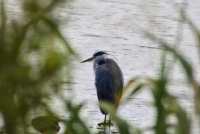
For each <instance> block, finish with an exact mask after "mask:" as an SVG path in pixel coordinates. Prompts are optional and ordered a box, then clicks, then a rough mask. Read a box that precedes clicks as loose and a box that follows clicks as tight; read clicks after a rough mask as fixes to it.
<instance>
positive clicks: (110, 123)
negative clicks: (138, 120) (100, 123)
mask: <svg viewBox="0 0 200 134" xmlns="http://www.w3.org/2000/svg"><path fill="white" fill-rule="evenodd" d="M112 125H113V124H112V122H111V115H110V116H109V120H108V126H109V127H111V126H112Z"/></svg>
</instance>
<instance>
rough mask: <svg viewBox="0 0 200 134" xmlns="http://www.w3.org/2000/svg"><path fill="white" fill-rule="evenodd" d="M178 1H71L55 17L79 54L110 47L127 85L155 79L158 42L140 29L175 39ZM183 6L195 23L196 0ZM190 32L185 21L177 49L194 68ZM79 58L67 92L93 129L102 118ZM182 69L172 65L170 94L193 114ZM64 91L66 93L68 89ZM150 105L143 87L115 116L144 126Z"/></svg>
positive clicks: (199, 10)
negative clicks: (145, 78)
mask: <svg viewBox="0 0 200 134" xmlns="http://www.w3.org/2000/svg"><path fill="white" fill-rule="evenodd" d="M181 2H182V1H181V0H174V1H172V0H147V1H145V2H144V1H143V0H84V1H83V0H75V1H74V3H72V4H71V5H70V7H69V8H68V9H67V8H66V7H65V5H63V7H60V9H59V13H58V16H60V19H61V21H62V30H63V32H64V34H65V35H66V38H68V39H69V40H70V41H71V43H72V44H73V47H74V48H75V49H76V50H77V52H79V53H80V56H81V58H83V59H84V58H88V57H89V56H91V55H92V54H93V53H94V52H95V51H96V50H107V51H110V53H111V54H112V55H113V57H114V58H115V59H116V61H117V62H118V63H119V65H120V67H121V69H122V71H123V74H124V78H125V83H126V82H127V81H128V80H129V79H130V78H132V77H134V76H138V75H139V76H141V75H142V76H154V77H156V76H157V75H158V67H159V66H158V65H159V58H160V49H159V46H158V44H156V43H154V42H151V41H149V40H148V39H146V38H144V36H143V34H142V33H141V29H146V30H149V31H151V32H153V33H155V34H156V35H158V36H159V37H162V38H165V39H166V40H167V41H169V42H174V40H175V39H174V36H175V35H176V33H177V32H176V31H177V23H178V22H177V20H179V14H178V12H177V11H178V7H179V6H180V4H181ZM15 4H16V3H15V2H14V1H13V0H12V2H10V3H9V4H8V6H9V7H10V9H9V10H10V13H11V14H12V13H13V12H12V11H13V10H14V14H15V13H17V12H18V9H17V8H15ZM13 7H14V8H13ZM12 8H13V9H12ZM187 10H188V14H189V15H190V16H191V18H192V19H193V20H194V22H195V23H196V24H197V25H200V16H199V14H200V1H199V0H189V4H188V6H187ZM67 14H68V16H69V17H70V18H68V17H67ZM191 34H192V33H191V31H190V30H189V29H188V27H187V25H184V30H183V41H182V42H181V44H180V51H182V52H184V53H185V54H186V56H187V57H188V58H189V60H190V61H191V63H192V64H193V65H194V66H195V67H196V68H199V63H198V61H197V53H196V50H195V42H194V41H193V40H194V39H193V37H192V35H191ZM169 60H170V59H169ZM79 62H80V61H78V60H77V61H75V62H74V82H73V83H74V84H73V89H74V90H73V93H72V94H73V98H74V100H76V101H77V102H83V101H84V102H86V103H87V105H86V106H85V107H84V109H83V116H84V118H85V119H86V120H88V125H89V126H91V127H92V128H94V129H95V128H96V124H97V123H98V122H100V121H102V120H103V116H102V114H101V113H100V111H99V109H98V106H97V97H96V89H95V87H94V74H93V69H92V64H91V63H86V64H80V63H79ZM196 71H197V73H200V72H199V71H198V70H196ZM182 72H183V71H182V70H179V69H178V68H177V67H175V69H174V72H173V79H174V81H175V82H174V84H173V85H171V92H172V93H173V94H174V95H176V96H177V97H178V98H179V101H181V102H182V105H183V107H184V108H185V109H186V110H187V111H188V112H192V108H193V105H192V92H190V90H188V88H187V86H186V84H185V81H184V79H183V77H184V75H183V73H182ZM197 77H198V76H197ZM65 94H66V96H67V94H68V93H67V91H66V93H65ZM151 104H152V99H151V94H150V93H149V92H148V90H145V91H143V92H141V93H139V94H138V95H137V96H136V97H133V98H130V102H129V103H127V104H124V105H122V106H121V107H120V109H119V114H120V115H122V117H123V118H125V119H126V120H128V121H129V122H130V123H132V124H133V125H134V126H136V127H139V128H145V129H146V128H149V127H151V126H152V125H153V122H154V120H153V119H154V109H153V107H152V106H151ZM55 105H56V104H55ZM55 107H57V106H55ZM196 128H197V126H194V129H193V133H194V134H199V133H200V132H198V131H197V129H196ZM146 133H150V132H146Z"/></svg>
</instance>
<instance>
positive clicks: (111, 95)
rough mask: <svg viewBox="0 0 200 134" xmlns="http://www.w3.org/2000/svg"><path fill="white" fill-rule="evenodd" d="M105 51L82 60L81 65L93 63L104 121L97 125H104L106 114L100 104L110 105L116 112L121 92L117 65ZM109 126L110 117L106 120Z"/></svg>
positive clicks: (120, 78)
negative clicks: (106, 103)
mask: <svg viewBox="0 0 200 134" xmlns="http://www.w3.org/2000/svg"><path fill="white" fill-rule="evenodd" d="M108 55H109V54H108V53H107V52H105V51H98V52H96V53H94V54H93V56H92V57H90V58H88V59H86V60H83V61H82V62H81V63H85V62H89V61H93V69H94V73H95V86H96V91H97V98H98V102H99V104H100V111H101V113H102V114H104V115H105V116H104V121H103V122H101V123H98V125H99V126H100V125H106V124H107V123H106V116H107V114H108V113H107V112H106V111H105V110H104V109H103V108H102V107H101V103H102V102H108V103H110V104H112V105H113V106H114V108H115V110H117V108H118V105H119V102H120V98H121V96H122V91H123V84H124V80H123V74H122V71H121V69H120V67H119V65H118V64H117V63H116V62H115V61H114V60H113V59H111V58H109V57H108ZM108 123H109V125H110V124H111V117H110V118H109V120H108Z"/></svg>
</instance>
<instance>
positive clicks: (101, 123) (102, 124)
mask: <svg viewBox="0 0 200 134" xmlns="http://www.w3.org/2000/svg"><path fill="white" fill-rule="evenodd" d="M98 126H106V114H105V116H104V121H103V122H100V123H98Z"/></svg>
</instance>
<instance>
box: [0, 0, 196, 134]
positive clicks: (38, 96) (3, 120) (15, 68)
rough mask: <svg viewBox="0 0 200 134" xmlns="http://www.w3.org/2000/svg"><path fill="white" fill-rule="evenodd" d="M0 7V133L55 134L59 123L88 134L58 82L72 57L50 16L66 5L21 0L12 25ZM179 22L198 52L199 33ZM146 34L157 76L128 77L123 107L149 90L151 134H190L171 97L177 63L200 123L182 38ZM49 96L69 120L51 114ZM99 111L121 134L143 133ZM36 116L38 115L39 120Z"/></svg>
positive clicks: (68, 133) (71, 133) (73, 133)
mask: <svg viewBox="0 0 200 134" xmlns="http://www.w3.org/2000/svg"><path fill="white" fill-rule="evenodd" d="M0 2H1V3H0V61H1V64H0V126H1V128H0V131H1V132H0V133H6V134H29V133H34V132H33V131H32V128H33V127H34V128H35V129H37V130H38V131H40V132H41V133H43V134H55V133H57V132H58V131H59V129H60V126H59V124H58V122H60V123H63V124H64V126H65V127H64V130H63V131H64V133H65V134H90V133H92V130H91V129H90V128H89V127H88V126H87V125H86V123H85V122H84V121H83V120H82V119H81V117H80V114H79V112H80V110H81V108H82V106H83V105H82V104H80V105H74V104H72V103H71V102H70V101H66V100H65V99H64V98H63V96H62V95H61V94H60V93H61V92H62V90H63V89H62V88H61V86H62V85H61V83H60V82H61V81H62V80H63V79H66V77H67V78H69V80H70V74H69V72H70V71H69V70H71V68H70V59H71V58H72V57H74V56H75V55H76V54H75V53H74V51H73V50H72V48H71V46H70V44H69V43H68V42H67V41H66V40H65V38H64V37H63V35H62V33H61V32H60V30H59V23H58V20H57V19H56V17H55V14H53V11H54V10H55V8H56V6H58V5H59V4H64V3H65V4H66V5H67V4H68V2H69V1H66V0H46V1H40V0H19V2H20V5H21V10H22V13H23V14H22V16H20V17H19V18H18V19H14V20H13V19H9V16H8V14H7V10H6V8H5V7H6V6H5V3H4V2H6V1H4V0H1V1H0ZM181 18H182V19H181V21H180V23H179V25H182V24H183V23H186V24H188V25H189V26H190V28H191V30H192V31H193V33H194V37H196V39H197V50H200V31H199V30H198V28H197V27H196V26H195V25H194V24H193V22H192V21H191V20H190V18H189V17H188V16H187V15H186V14H185V12H184V11H182V13H181ZM144 33H145V35H146V37H147V38H149V39H150V40H152V41H155V43H158V44H160V47H161V48H162V54H161V65H160V69H159V70H160V72H159V77H158V78H143V77H137V78H132V79H131V80H130V81H129V82H128V84H127V85H126V87H125V89H124V93H123V97H122V103H126V102H127V101H128V98H129V97H130V96H135V95H137V94H136V93H137V92H139V91H141V90H146V89H148V90H150V91H151V93H152V97H153V100H154V104H153V105H154V108H155V110H156V116H155V117H156V119H155V124H152V126H150V130H149V131H152V132H154V133H156V134H168V133H170V134H171V133H173V134H190V133H191V132H192V131H191V129H192V126H191V122H192V120H191V118H190V117H191V116H188V113H187V112H186V111H185V110H184V109H183V108H182V106H181V104H180V103H179V102H178V101H177V98H176V97H175V96H173V95H172V94H171V93H170V92H169V85H170V77H171V75H172V74H171V73H170V72H171V70H173V66H174V64H179V65H180V66H179V67H180V68H182V69H183V70H184V73H185V79H186V80H187V81H188V84H189V85H190V87H191V90H192V91H193V92H194V106H195V107H194V109H195V111H196V113H195V114H196V117H197V118H198V120H199V122H200V83H199V82H198V81H197V80H196V79H195V76H194V70H193V66H192V65H191V64H190V63H189V62H188V61H187V59H186V58H185V57H184V56H183V54H182V53H180V52H179V51H178V46H177V44H178V42H179V40H180V38H178V40H177V42H175V44H169V43H167V42H166V41H164V40H162V39H159V38H157V37H156V36H155V35H154V34H152V33H149V32H147V31H145V32H144ZM177 36H179V35H177ZM173 46H175V47H173ZM198 52H199V55H200V51H198ZM167 57H172V59H173V62H170V63H169V62H168V61H167ZM199 60H200V59H199ZM64 68H67V70H68V73H67V74H68V75H65V76H64V77H65V78H63V75H61V74H62V73H63V69H64ZM52 96H56V97H59V98H61V100H62V101H63V102H64V104H65V106H66V107H65V108H64V109H66V111H67V113H68V114H69V118H68V119H62V118H61V117H59V116H58V115H57V113H55V111H53V110H52V109H51V107H50V105H49V103H50V101H51V97H52ZM103 107H104V108H105V109H106V110H107V111H108V112H109V113H110V114H111V115H112V119H113V122H114V124H115V125H116V126H117V128H118V131H119V133H120V134H136V133H144V132H145V131H144V130H140V129H138V128H135V127H133V126H132V125H131V124H128V123H127V121H125V120H123V119H121V117H119V116H118V115H117V114H116V113H115V112H113V109H112V106H110V105H109V104H105V105H104V106H103ZM38 113H40V114H39V115H42V116H39V117H37V116H36V115H38ZM171 117H173V118H174V119H175V122H173V124H172V123H170V122H169V118H171ZM95 125H96V124H95ZM198 125H199V126H200V124H198ZM199 129H200V128H199ZM102 133H107V132H102Z"/></svg>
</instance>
